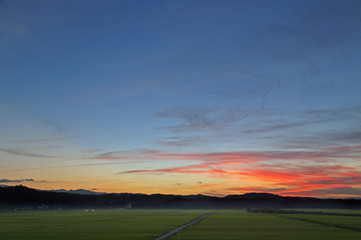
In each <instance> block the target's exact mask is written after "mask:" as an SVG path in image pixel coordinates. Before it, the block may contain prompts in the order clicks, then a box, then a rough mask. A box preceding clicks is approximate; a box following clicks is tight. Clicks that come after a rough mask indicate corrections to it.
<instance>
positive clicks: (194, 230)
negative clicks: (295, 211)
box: [170, 210, 361, 240]
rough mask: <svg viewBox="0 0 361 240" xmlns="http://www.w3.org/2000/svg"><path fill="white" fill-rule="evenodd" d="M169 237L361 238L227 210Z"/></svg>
mask: <svg viewBox="0 0 361 240" xmlns="http://www.w3.org/2000/svg"><path fill="white" fill-rule="evenodd" d="M360 220H361V218H356V217H354V219H353V220H350V221H351V223H350V224H352V223H353V224H359V222H360ZM170 239H171V240H187V239H188V240H189V239H207V240H212V239H229V240H232V239H247V240H272V239H275V240H276V239H277V240H280V239H293V240H304V239H307V240H322V239H325V240H326V239H327V240H332V239H334V240H336V239H338V240H340V239H361V233H360V232H355V231H351V230H346V229H340V228H335V227H330V226H325V225H321V224H317V223H311V222H304V221H299V220H293V219H287V218H283V217H280V216H277V215H269V214H261V213H247V212H245V211H240V210H239V211H236V210H230V211H217V212H216V213H215V214H213V215H211V216H209V217H208V218H206V219H205V220H203V221H202V222H200V223H198V224H196V225H193V226H191V227H189V228H187V229H185V230H184V231H182V232H179V233H178V234H177V235H175V236H173V237H172V238H170Z"/></svg>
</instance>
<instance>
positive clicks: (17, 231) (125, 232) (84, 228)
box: [0, 210, 207, 240]
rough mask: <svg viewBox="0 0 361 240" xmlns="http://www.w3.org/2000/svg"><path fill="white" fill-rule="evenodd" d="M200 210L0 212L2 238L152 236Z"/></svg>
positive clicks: (199, 213) (42, 239) (131, 239)
mask: <svg viewBox="0 0 361 240" xmlns="http://www.w3.org/2000/svg"><path fill="white" fill-rule="evenodd" d="M206 212H207V211H203V210H199V211H198V210H194V211H192V210H190V211H182V210H95V211H94V212H93V211H91V210H89V211H88V212H86V211H85V210H71V211H69V210H66V211H64V210H63V211H48V210H46V211H44V210H41V211H17V212H5V213H0V239H1V240H24V239H26V240H30V239H31V240H32V239H34V240H49V239H51V240H64V239H67V240H68V239H69V240H83V239H84V240H85V239H86V240H112V239H117V240H119V239H129V240H136V239H155V238H156V237H159V236H161V235H162V234H164V233H167V232H169V231H171V230H173V229H174V228H176V227H178V226H180V225H182V224H184V223H186V222H189V221H191V220H193V219H195V218H198V217H200V216H202V215H204V214H205V213H206Z"/></svg>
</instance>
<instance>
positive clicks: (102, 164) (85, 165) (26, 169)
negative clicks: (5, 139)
mask: <svg viewBox="0 0 361 240" xmlns="http://www.w3.org/2000/svg"><path fill="white" fill-rule="evenodd" d="M134 163H139V162H135V161H131V162H111V163H109V162H108V163H85V164H70V165H57V166H49V167H28V168H16V169H9V170H3V171H0V173H9V172H22V171H33V170H41V169H61V168H75V167H95V166H106V165H121V164H134Z"/></svg>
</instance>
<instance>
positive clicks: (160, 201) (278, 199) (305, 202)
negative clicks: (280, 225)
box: [0, 185, 361, 209]
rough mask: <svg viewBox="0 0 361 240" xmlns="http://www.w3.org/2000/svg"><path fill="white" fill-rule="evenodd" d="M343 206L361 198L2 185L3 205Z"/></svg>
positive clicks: (0, 198)
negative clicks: (50, 188)
mask: <svg viewBox="0 0 361 240" xmlns="http://www.w3.org/2000/svg"><path fill="white" fill-rule="evenodd" d="M40 206H41V208H44V207H45V208H90V207H92V208H124V207H129V206H132V208H182V209H188V208H194V209H195V208H197V209H202V208H207V209H245V208H343V209H361V199H322V198H312V197H283V196H279V195H275V194H270V193H246V194H242V195H228V196H225V197H214V196H206V195H201V194H198V195H171V194H169V195H167V194H151V195H147V194H140V193H137V194H133V193H99V192H93V191H90V190H84V189H78V190H64V189H59V190H51V191H43V190H37V189H33V188H28V187H26V186H22V185H18V186H6V187H0V209H13V208H24V209H36V208H40Z"/></svg>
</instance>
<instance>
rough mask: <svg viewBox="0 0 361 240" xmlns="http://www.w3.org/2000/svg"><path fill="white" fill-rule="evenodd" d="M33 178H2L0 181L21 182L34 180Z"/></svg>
mask: <svg viewBox="0 0 361 240" xmlns="http://www.w3.org/2000/svg"><path fill="white" fill-rule="evenodd" d="M34 181H35V180H34V179H32V178H25V179H0V183H21V182H34Z"/></svg>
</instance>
